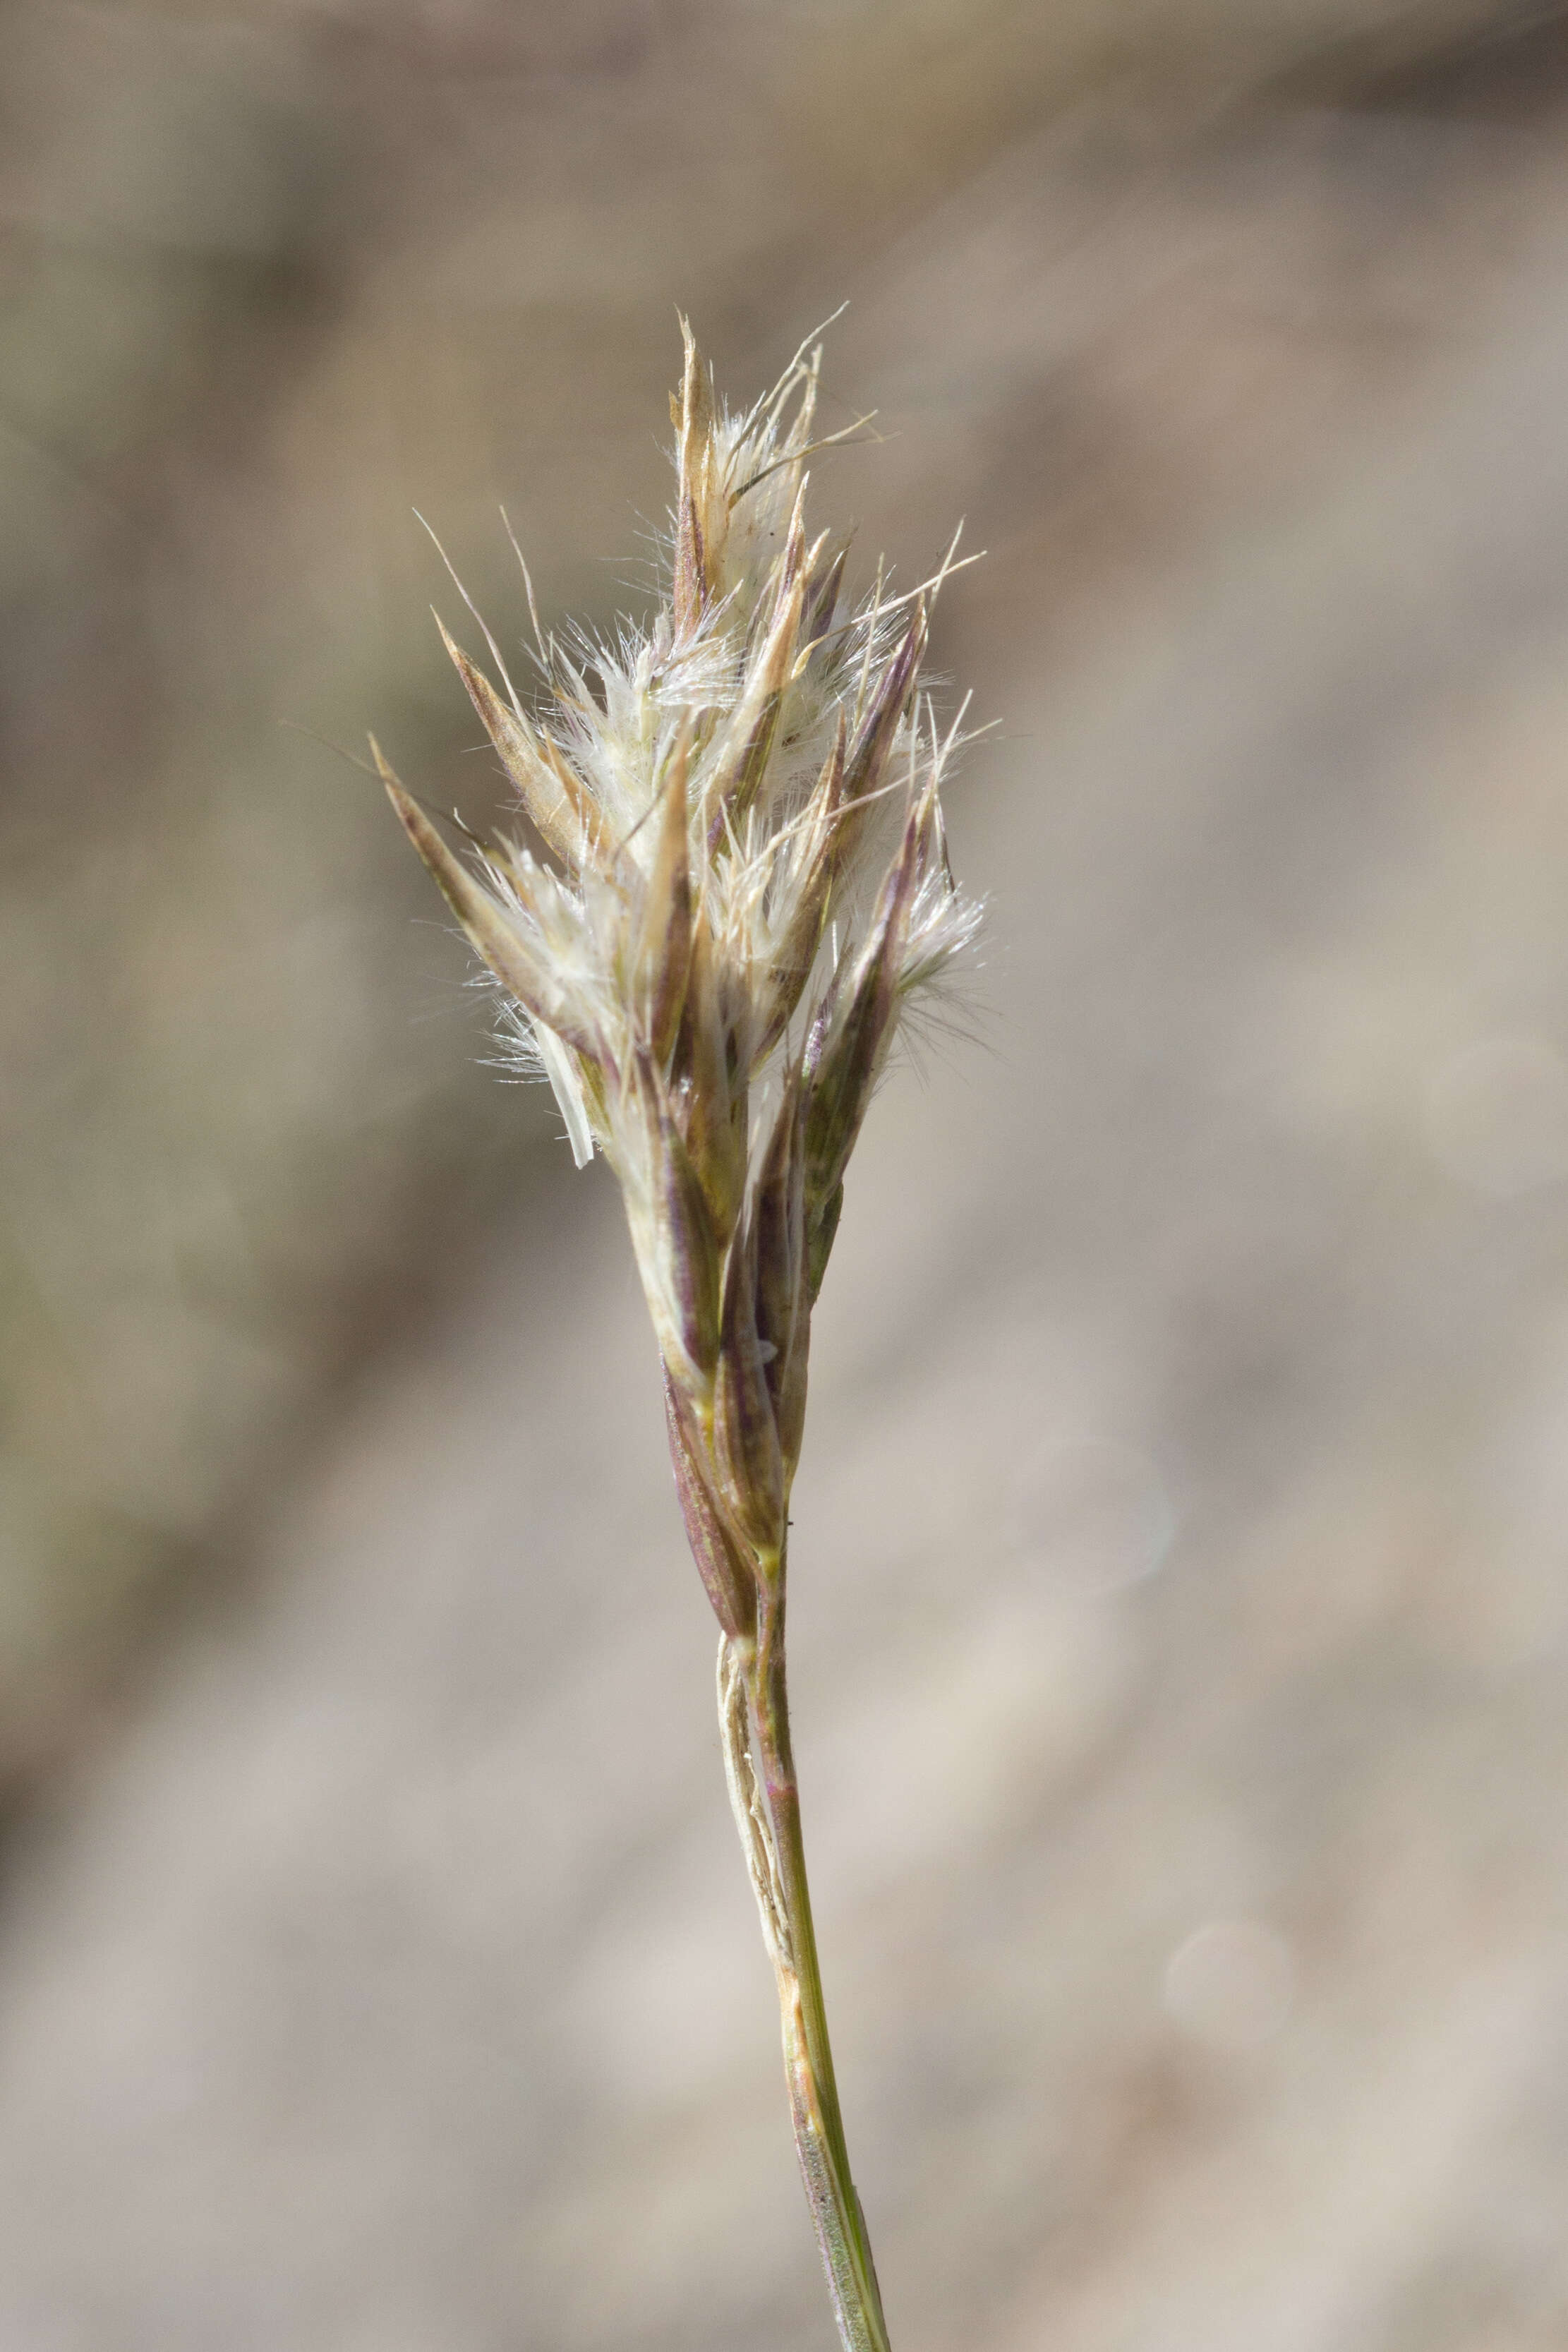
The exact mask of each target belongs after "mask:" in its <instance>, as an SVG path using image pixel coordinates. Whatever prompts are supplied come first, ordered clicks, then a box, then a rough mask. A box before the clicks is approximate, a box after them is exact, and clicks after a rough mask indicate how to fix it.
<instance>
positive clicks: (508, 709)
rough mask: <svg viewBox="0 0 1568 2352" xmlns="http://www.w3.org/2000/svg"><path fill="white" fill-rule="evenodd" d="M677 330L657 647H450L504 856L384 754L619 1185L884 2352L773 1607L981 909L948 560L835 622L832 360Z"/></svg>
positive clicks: (857, 2298) (418, 838) (748, 1772)
mask: <svg viewBox="0 0 1568 2352" xmlns="http://www.w3.org/2000/svg"><path fill="white" fill-rule="evenodd" d="M683 332H684V334H685V366H684V373H683V377H682V383H681V389H680V393H679V397H678V398H672V400H671V404H670V412H671V419H672V423H673V425H674V428H675V435H676V444H675V465H676V473H677V486H676V502H675V509H674V514H673V517H672V525H671V531H670V536H669V541H668V573H667V581H666V587H665V593H664V595H663V597H662V600H661V601H660V603H659V604H658V610H657V613H656V614H655V616H654V619H653V621H652V624H651V626H649V627H647V628H646V629H642V628H634V627H632V626H630V625H626V626H624V627H623V628H622V630H621V632H620V634H619V635H618V636H617V637H616V639H615V641H614V642H611V643H600V642H597V641H595V640H593V639H591V638H589V637H587V636H585V635H573V636H571V637H569V638H567V639H565V640H564V641H563V639H562V638H561V637H559V636H557V635H550V636H548V637H546V636H545V635H544V634H543V633H542V630H541V628H540V625H539V620H538V614H537V610H536V609H535V607H534V604H533V596H532V590H531V586H530V588H529V604H530V610H531V613H532V614H533V635H534V656H535V659H536V662H537V665H538V670H539V676H540V681H541V685H540V690H539V692H538V694H537V695H536V696H535V697H534V698H532V699H531V701H530V702H526V703H525V701H524V699H523V698H522V697H521V696H520V695H519V693H518V692H517V690H516V688H515V687H514V686H513V684H512V680H511V677H510V674H509V672H508V669H507V665H506V663H505V661H504V660H503V659H502V656H501V654H500V648H499V646H497V644H496V642H495V639H494V638H493V637H492V636H491V635H490V634H489V630H488V629H485V630H484V635H485V640H486V643H487V646H488V647H489V654H490V656H491V659H492V661H493V663H494V665H495V669H496V673H497V677H499V680H500V684H499V685H498V684H497V683H496V682H495V681H494V680H492V679H491V678H490V677H489V676H488V675H487V674H486V673H485V671H484V670H482V669H481V668H479V667H478V666H477V665H476V663H475V662H474V661H473V660H471V659H470V657H469V656H468V654H467V653H466V652H465V651H463V650H462V648H461V647H459V646H458V645H457V644H455V643H454V641H453V640H452V639H451V638H450V637H447V646H448V649H449V651H450V653H451V656H452V659H453V661H454V662H455V663H456V665H457V667H458V672H459V674H460V675H461V677H462V679H463V682H464V684H465V686H466V687H467V688H468V693H469V695H470V696H471V698H472V699H473V703H474V707H475V709H476V710H477V711H478V712H479V718H480V719H481V720H482V721H483V724H484V727H485V730H486V732H487V733H488V735H489V739H490V740H491V742H492V743H493V744H494V746H495V749H496V751H497V752H498V753H499V755H500V760H501V761H502V763H503V765H504V767H505V769H506V772H507V773H508V775H509V776H510V780H511V782H512V784H513V786H514V788H515V790H516V793H517V795H518V800H519V803H520V805H521V817H522V819H523V831H522V832H521V834H520V835H519V837H517V838H516V839H514V840H510V841H503V842H480V841H479V840H477V839H476V838H475V837H474V836H472V835H467V836H466V839H465V841H464V844H463V851H462V854H458V852H457V851H454V849H452V848H451V847H449V846H448V845H447V841H446V840H445V839H444V838H443V836H442V835H441V833H440V832H439V831H438V830H437V826H436V824H434V823H433V822H432V821H431V818H430V817H429V815H428V814H426V811H425V809H424V808H423V807H422V806H421V805H420V803H417V802H416V800H415V799H414V798H413V797H412V796H411V795H410V794H409V793H406V792H405V790H404V789H403V787H402V785H401V784H400V783H399V782H398V781H397V779H396V777H395V775H394V774H393V772H392V771H391V770H390V768H389V767H388V766H387V765H386V762H385V761H384V759H383V757H382V754H381V752H380V751H379V749H378V748H376V747H374V744H373V749H374V751H375V759H376V763H377V766H378V769H379V771H380V772H381V775H382V777H383V780H384V782H385V785H386V789H387V792H388V793H389V794H390V796H391V799H392V802H393V805H394V807H395V809H396V811H397V814H398V816H399V817H400V818H401V820H402V822H403V824H404V825H405V828H406V830H407V833H408V835H409V838H410V839H411V840H412V842H413V844H414V846H415V847H416V850H417V851H418V853H419V855H420V856H421V857H422V858H423V859H424V861H425V863H426V866H428V868H429V870H430V872H431V874H432V875H433V876H434V877H435V879H436V881H437V883H438V884H439V886H440V887H441V889H442V891H443V892H444V893H445V896H446V898H447V903H448V905H449V906H450V908H451V909H452V911H453V913H454V914H455V915H456V917H457V919H458V922H459V923H460V924H461V925H462V928H463V929H464V930H465V932H466V933H467V935H468V940H470V942H471V943H472V946H473V948H474V950H475V951H476V952H477V954H478V955H479V957H480V958H481V959H482V961H483V962H484V964H485V965H486V966H487V967H488V970H489V972H490V974H492V975H493V977H494V980H495V981H496V982H498V983H499V985H500V991H501V992H502V1003H503V1013H502V1019H503V1024H504V1026H505V1030H506V1034H507V1036H508V1039H509V1045H510V1051H511V1052H512V1053H513V1054H514V1055H517V1056H518V1057H519V1058H520V1059H521V1061H523V1062H524V1064H525V1065H526V1066H531V1067H533V1068H535V1069H537V1070H538V1071H540V1072H541V1073H542V1075H543V1076H545V1077H546V1078H548V1080H549V1082H550V1084H551V1086H552V1088H553V1089H554V1093H555V1097H556V1100H557V1101H558V1103H559V1104H560V1107H561V1111H562V1115H563V1118H564V1120H565V1123H566V1131H567V1134H568V1136H569V1138H570V1139H571V1143H572V1149H573V1151H574V1156H575V1158H576V1160H577V1162H578V1164H579V1165H580V1166H581V1165H583V1164H584V1163H585V1162H586V1161H587V1160H589V1159H590V1158H591V1157H592V1155H593V1153H594V1151H595V1150H600V1151H602V1152H603V1153H604V1155H605V1158H606V1159H607V1160H609V1162H610V1164H611V1166H612V1168H613V1169H614V1170H615V1172H616V1176H617V1178H618V1179H619V1181H620V1184H621V1188H622V1192H623V1194H624V1197H625V1202H626V1218H627V1223H628V1225H629V1227H630V1231H631V1238H632V1244H633V1248H634V1250H635V1252H636V1255H637V1265H638V1268H639V1270H640V1273H641V1276H642V1282H643V1287H644V1290H645V1292H646V1294H647V1304H648V1309H649V1312H650V1314H651V1317H652V1319H653V1326H654V1330H655V1333H656V1335H657V1338H658V1347H659V1352H660V1357H661V1360H662V1364H663V1376H664V1393H665V1405H666V1412H667V1417H668V1431H669V1446H670V1455H671V1460H672V1462H673V1465H674V1471H675V1482H676V1487H677V1490H678V1493H679V1499H680V1507H681V1510H682V1514H683V1516H684V1518H685V1522H686V1530H687V1534H688V1537H689V1540H690V1545H691V1550H692V1554H693V1557H694V1559H695V1560H696V1563H697V1568H698V1571H699V1573H700V1576H701V1578H702V1581H703V1584H704V1586H705V1587H706V1589H707V1592H708V1597H709V1600H710V1602H711V1603H712V1607H713V1612H714V1614H715V1616H716V1617H717V1618H718V1621H719V1627H720V1640H719V1669H718V1695H719V1719H720V1724H721V1732H722V1738H723V1748H724V1761H725V1770H726V1774H727V1777H728V1781H729V1789H730V1797H731V1804H732V1806H733V1809H734V1814H735V1821H736V1824H737V1827H738V1829H739V1832H740V1836H741V1843H742V1849H743V1851H744V1853H745V1857H746V1863H747V1867H748V1869H749V1872H750V1874H751V1880H752V1890H753V1892H754V1894H755V1896H756V1901H757V1908H758V1912H759V1915H760V1916H761V1920H762V1928H763V1937H764V1940H765V1942H766V1945H767V1948H768V1952H769V1956H770V1958H771V1959H772V1961H773V1969H774V1973H775V1976H776V1978H777V1982H778V1992H779V2003H780V2010H781V2014H782V2020H783V2032H784V2070H785V2075H786V2079H787V2083H788V2088H789V2102H790V2114H791V2118H792V2121H793V2125H794V2129H795V2146H796V2148H797V2150H798V2153H799V2157H800V2166H801V2172H802V2176H803V2178H804V2179H805V2192H806V2198H807V2200H808V2203H809V2205H810V2208H811V2213H812V2219H813V2221H814V2223H815V2225H816V2235H817V2241H818V2243H819V2245H820V2248H821V2252H822V2259H823V2264H824V2267H825V2269H826V2274H827V2281H828V2287H829V2292H830V2294H831V2296H832V2301H833V2309H834V2315H835V2317H836V2318H837V2324H838V2330H839V2334H840V2336H841V2337H842V2340H843V2343H844V2345H845V2346H846V2347H847V2352H887V2345H888V2332H887V2326H886V2322H885V2320H884V2317H883V2314H882V2304H881V2296H880V2293H879V2288H878V2284H877V2273H876V2267H875V2264H874V2263H873V2261H872V2258H871V2248H870V2243H869V2240H868V2235H867V2231H866V2223H865V2217H864V2215H863V2212H862V2210H861V2206H860V2200H859V2198H858V2195H857V2193H856V2189H855V2186H854V2182H853V2179H852V2178H851V2174H850V2168H849V2158H848V2152H847V2147H846V2143H845V2136H844V2124H843V2118H842V2116H841V2114H840V2110H839V2101H838V2092H837V2086H836V2084H835V2081H834V2070H833V2053H832V2048H831V2044H830V2042H829V2040H828V2032H827V2020H826V2011H825V2009H824V2004H823V1993H822V1975H821V1969H820V1967H819V1965H818V1960H817V1951H816V1936H815V1933H814V1930H813V1927H812V1916H811V1897H810V1894H809V1891H808V1887H807V1883H806V1873H805V1847H804V1844H803V1842H802V1835H801V1816H800V1798H799V1792H798V1788H797V1785H796V1779H795V1759H794V1754H793V1750H792V1746H791V1739H790V1720H789V1695H788V1685H787V1679H786V1675H785V1661H784V1600H785V1586H786V1554H787V1537H788V1528H789V1501H790V1489H791V1486H792V1483H793V1480H794V1477H795V1466H796V1464H797V1463H798V1461H799V1458H800V1450H801V1441H802V1434H803V1431H804V1426H805V1402H806V1362H807V1353H808V1349H809V1345H810V1337H811V1318H812V1311H813V1308H814V1307H815V1306H816V1298H817V1294H818V1291H819V1290H820V1288H821V1285H822V1280H823V1276H824V1272H825V1270H826V1265H827V1261H828V1257H829V1254H830V1252H831V1250H832V1248H833V1242H834V1236H835V1234H836V1233H837V1228H838V1222H839V1214H840V1211H841V1209H842V1206H843V1201H844V1179H845V1171H846V1168H847V1164H848V1160H849V1157H850V1154H851V1152H852V1151H853V1150H854V1147H855V1143H856V1140H857V1139H858V1135H859V1133H860V1129H861V1123H862V1121H863V1119H864V1118H865V1115H866V1110H867V1107H868V1103H869V1101H870V1099H871V1096H872V1093H873V1091H874V1089H875V1087H876V1086H877V1083H878V1080H879V1076H880V1075H881V1073H882V1071H883V1070H884V1068H885V1066H886V1065H887V1061H888V1057H889V1052H890V1050H891V1048H892V1045H893V1043H894V1039H895V1037H896V1035H897V1034H898V1032H899V1028H900V1023H901V1022H902V1021H904V1020H905V1019H906V1018H907V1016H908V1014H909V1013H910V1010H911V1008H913V1007H915V1006H916V1005H918V1004H919V1003H920V1002H921V999H922V998H923V997H925V996H927V995H928V993H929V992H930V991H931V990H932V989H933V988H934V987H935V986H936V985H937V984H938V983H939V982H940V981H941V979H942V974H943V973H944V971H946V970H947V969H948V967H949V966H950V965H951V964H952V960H953V959H954V957H955V956H957V955H958V954H959V953H960V952H961V951H962V950H963V949H964V948H965V947H966V946H967V945H968V944H969V942H970V941H971V940H972V939H973V934H974V930H975V928H976V924H977V922H978V919H979V914H978V908H976V907H975V906H974V904H973V902H972V901H970V900H967V899H965V898H963V896H962V895H961V894H960V892H959V891H958V889H957V887H956V886H955V884H954V882H953V878H952V869H951V866H950V865H949V862H948V855H947V847H946V841H945V836H944V832H943V825H942V803H941V786H942V778H943V774H944V772H945V771H946V769H947V767H948V765H949V762H950V761H951V759H952V753H953V751H954V749H955V747H956V745H957V743H958V742H959V740H961V735H962V728H963V710H962V709H961V710H960V711H959V713H958V716H957V718H956V719H954V720H953V721H952V723H951V724H950V725H949V726H947V727H946V729H945V730H943V729H942V727H940V726H939V724H938V721H937V718H936V715H935V711H934V709H933V706H932V702H931V697H930V696H929V694H927V692H926V691H925V689H924V688H923V686H922V683H921V662H922V658H923V656H924V654H925V649H926V634H927V619H928V613H929V607H930V604H931V597H932V596H933V595H934V593H935V592H936V590H937V589H938V588H939V587H940V585H941V583H942V579H943V578H944V577H945V576H946V575H947V573H948V572H949V571H950V570H951V569H952V564H953V550H951V549H950V551H949V553H948V558H947V560H946V562H944V564H943V566H942V570H941V571H940V572H938V573H937V574H936V575H935V577H934V578H933V579H932V580H931V581H928V582H926V583H924V585H923V586H922V587H921V588H920V589H917V590H915V591H913V592H912V593H909V594H906V595H900V596H893V595H891V594H890V593H889V590H888V587H887V583H886V580H885V577H884V574H883V572H882V571H881V569H880V568H879V571H878V575H877V584H876V587H875V589H874V590H873V591H872V593H871V594H870V595H869V597H868V599H867V600H866V601H864V602H863V603H861V604H859V605H858V607H857V608H855V609H853V610H847V609H846V608H845V605H844V603H843V594H844V578H845V566H846V556H847V543H846V542H845V541H842V540H839V539H836V538H835V537H834V536H833V535H832V534H830V533H827V532H824V533H822V534H821V535H820V536H818V537H816V538H808V535H807V530H806V520H805V500H806V488H807V473H806V460H807V458H808V457H810V456H811V455H812V454H813V452H814V450H816V449H818V448H820V447H822V446H824V443H823V441H821V440H819V439H817V438H816V437H815V429H816V400H817V383H818V373H819V367H820V361H821V350H820V346H810V347H808V346H805V345H803V346H802V349H801V350H800V351H799V352H797V353H796V354H795V359H794V360H793V361H792V362H791V363H790V365H789V367H788V368H786V369H785V371H784V374H783V376H782V377H781V378H780V380H779V382H778V383H776V384H775V385H774V386H773V389H772V391H771V392H769V393H767V394H764V395H763V398H761V399H760V400H758V401H757V402H756V403H755V404H753V405H752V407H751V408H750V409H748V410H747V411H746V412H745V413H744V414H743V415H730V414H729V413H728V412H726V411H722V410H721V409H720V408H719V407H718V405H717V404H716V401H715V398H714V394H713V388H712V383H711V379H710V373H709V371H708V369H707V368H706V367H705V365H704V364H703V362H702V360H701V358H700V354H699V352H698V351H697V348H696V346H695V344H694V342H693V341H692V338H691V335H690V331H689V330H688V329H685V328H684V326H683ZM853 429H854V428H850V430H851V431H852V430H853ZM830 437H831V438H835V439H840V438H843V437H845V436H841V435H836V436H830ZM955 546H956V542H955ZM520 560H521V559H520ZM524 580H525V582H526V580H527V572H526V567H525V568H524ZM475 617H476V619H477V618H478V616H477V615H476V616H475ZM479 625H480V627H481V628H483V624H482V623H480V624H479ZM443 635H445V631H443ZM459 830H461V828H459Z"/></svg>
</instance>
